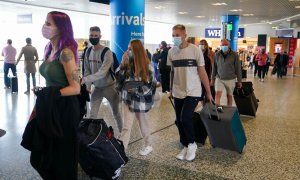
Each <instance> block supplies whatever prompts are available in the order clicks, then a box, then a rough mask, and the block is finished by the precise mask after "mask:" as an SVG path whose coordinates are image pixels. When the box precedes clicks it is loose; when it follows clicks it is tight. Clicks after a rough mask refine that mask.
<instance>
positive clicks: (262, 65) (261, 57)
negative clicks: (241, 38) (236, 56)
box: [256, 49, 268, 82]
mask: <svg viewBox="0 0 300 180" xmlns="http://www.w3.org/2000/svg"><path fill="white" fill-rule="evenodd" d="M267 60H268V55H267V54H266V50H265V49H261V50H260V53H258V54H257V56H256V61H257V65H258V78H259V81H261V82H264V79H265V74H266V72H265V71H266V64H267Z"/></svg>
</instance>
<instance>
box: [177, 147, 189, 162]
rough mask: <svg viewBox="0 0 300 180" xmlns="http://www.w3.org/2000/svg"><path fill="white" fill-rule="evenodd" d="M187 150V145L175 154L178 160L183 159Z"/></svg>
mask: <svg viewBox="0 0 300 180" xmlns="http://www.w3.org/2000/svg"><path fill="white" fill-rule="evenodd" d="M186 152H187V147H184V148H183V149H182V150H181V151H180V153H179V154H178V155H177V156H176V158H177V159H179V160H184V159H185V156H186Z"/></svg>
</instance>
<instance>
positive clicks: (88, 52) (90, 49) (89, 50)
mask: <svg viewBox="0 0 300 180" xmlns="http://www.w3.org/2000/svg"><path fill="white" fill-rule="evenodd" d="M91 51H92V46H91V47H89V48H88V49H87V50H86V57H87V60H88V63H90V61H89V57H90V54H91Z"/></svg>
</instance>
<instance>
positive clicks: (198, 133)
mask: <svg viewBox="0 0 300 180" xmlns="http://www.w3.org/2000/svg"><path fill="white" fill-rule="evenodd" d="M193 122H194V129H195V141H196V142H197V143H200V144H203V145H204V144H205V141H206V138H207V132H206V129H205V126H204V124H203V122H202V120H201V117H200V113H199V112H194V115H193Z"/></svg>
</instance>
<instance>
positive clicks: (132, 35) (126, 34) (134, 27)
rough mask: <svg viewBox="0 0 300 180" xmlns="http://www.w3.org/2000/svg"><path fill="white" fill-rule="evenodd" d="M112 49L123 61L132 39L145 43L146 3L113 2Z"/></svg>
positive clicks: (111, 4)
mask: <svg viewBox="0 0 300 180" xmlns="http://www.w3.org/2000/svg"><path fill="white" fill-rule="evenodd" d="M110 7H111V9H110V10H111V11H110V12H111V25H112V27H111V31H112V38H111V48H112V50H113V51H114V52H115V53H116V55H117V58H118V60H119V61H120V60H121V59H122V55H123V54H124V51H126V50H127V48H128V44H129V42H130V40H131V39H139V40H141V41H142V42H143V43H144V23H145V17H144V16H145V12H144V11H145V1H144V0H127V1H124V0H111V1H110Z"/></svg>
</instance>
